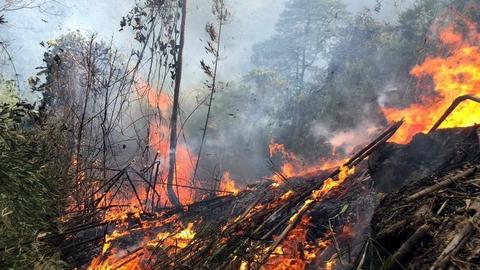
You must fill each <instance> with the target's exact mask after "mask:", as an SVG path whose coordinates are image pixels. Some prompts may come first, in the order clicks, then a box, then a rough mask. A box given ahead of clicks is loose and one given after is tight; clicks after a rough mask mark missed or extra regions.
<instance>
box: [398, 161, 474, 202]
mask: <svg viewBox="0 0 480 270" xmlns="http://www.w3.org/2000/svg"><path fill="white" fill-rule="evenodd" d="M475 170H476V167H472V168H469V169H468V170H466V171H463V172H461V173H459V174H457V175H455V176H453V177H448V178H447V179H445V180H443V181H441V182H439V183H437V184H435V185H433V186H430V187H428V188H425V189H423V190H421V191H419V192H417V193H415V194H413V195H411V196H409V197H408V198H407V202H412V201H414V200H417V199H418V198H421V197H423V196H425V195H428V194H430V193H432V192H434V191H437V190H439V189H442V188H444V187H446V186H449V185H450V184H452V183H454V182H455V181H458V180H460V179H462V178H465V177H468V176H470V175H472V174H473V173H475Z"/></svg>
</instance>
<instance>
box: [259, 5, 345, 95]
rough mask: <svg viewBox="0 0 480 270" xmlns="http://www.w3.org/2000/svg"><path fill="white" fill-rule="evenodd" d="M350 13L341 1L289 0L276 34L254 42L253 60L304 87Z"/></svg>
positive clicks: (298, 86) (297, 85)
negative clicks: (255, 43) (256, 42)
mask: <svg viewBox="0 0 480 270" xmlns="http://www.w3.org/2000/svg"><path fill="white" fill-rule="evenodd" d="M346 15H347V12H346V11H345V6H344V4H342V3H340V2H339V1H335V0H289V1H288V2H287V4H286V6H285V11H284V12H283V13H282V14H281V15H280V19H279V21H278V22H277V24H276V33H275V35H274V36H273V37H272V38H270V39H268V40H266V41H264V42H262V43H259V44H257V45H255V46H254V53H253V56H252V61H253V63H254V64H255V65H257V66H259V67H263V68H269V69H272V70H275V71H277V72H279V73H280V74H282V75H283V76H285V77H286V78H288V79H289V80H290V81H292V82H293V86H294V87H295V88H296V89H298V90H303V88H304V84H305V80H306V79H308V78H311V76H312V75H313V71H314V70H315V69H316V68H318V67H319V66H320V65H322V61H321V58H322V56H323V57H324V56H325V55H326V54H327V53H328V51H329V50H328V49H329V47H330V46H331V44H332V43H334V40H335V39H336V38H337V36H336V33H337V28H339V27H341V26H342V25H343V24H344V23H345V19H346Z"/></svg>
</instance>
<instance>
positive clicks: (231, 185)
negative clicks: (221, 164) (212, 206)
mask: <svg viewBox="0 0 480 270" xmlns="http://www.w3.org/2000/svg"><path fill="white" fill-rule="evenodd" d="M220 190H221V191H228V192H232V193H233V195H237V194H238V193H239V192H240V189H239V188H238V187H237V185H236V184H235V181H234V180H233V179H232V178H231V176H230V172H228V171H227V172H224V173H223V176H222V180H221V182H220Z"/></svg>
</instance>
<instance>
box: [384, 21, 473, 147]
mask: <svg viewBox="0 0 480 270" xmlns="http://www.w3.org/2000/svg"><path fill="white" fill-rule="evenodd" d="M458 16H459V15H457V16H456V17H457V18H455V19H457V20H461V21H462V22H463V24H464V25H465V26H466V28H467V33H466V34H462V33H460V32H459V31H457V30H456V29H455V27H454V26H453V25H448V26H447V27H444V28H443V29H442V30H441V32H440V34H439V40H440V42H441V43H442V44H443V45H444V46H446V47H447V49H448V51H449V54H448V56H447V57H441V56H439V57H427V58H426V59H425V61H424V62H423V63H422V64H420V65H417V66H415V67H413V69H412V70H411V72H410V73H411V74H412V75H413V76H415V77H417V78H421V77H425V76H431V77H432V78H433V82H434V85H435V96H434V97H428V96H426V95H424V96H422V97H421V103H416V104H412V105H410V106H409V107H408V108H405V109H397V108H383V112H384V114H385V116H386V118H387V120H388V121H391V122H393V121H398V120H399V119H401V118H404V119H405V123H404V124H403V126H402V127H401V128H400V130H398V131H397V133H396V134H395V135H394V136H393V137H392V139H391V141H393V142H396V143H401V144H404V143H408V142H410V140H411V139H412V137H413V135H415V134H416V133H419V132H426V131H428V130H429V129H430V128H431V127H432V126H433V124H434V123H435V122H436V121H437V120H438V119H439V118H440V116H441V115H442V114H443V113H444V112H445V110H446V109H447V108H448V107H449V106H450V105H451V103H452V102H453V101H454V100H455V99H456V98H457V97H459V96H462V95H467V94H469V95H474V96H475V95H476V96H478V95H480V48H479V46H478V45H477V44H479V41H480V34H479V32H478V31H477V27H476V25H475V24H474V23H473V22H471V21H469V20H468V19H465V18H458ZM478 109H479V104H478V103H473V102H470V101H467V102H464V103H463V104H461V105H460V106H459V107H457V109H456V110H455V111H454V112H453V113H452V114H451V115H450V116H449V117H448V118H447V119H446V121H445V122H443V124H442V125H441V127H443V128H449V127H466V126H470V125H473V124H476V123H478V121H479V120H480V119H479V117H478Z"/></svg>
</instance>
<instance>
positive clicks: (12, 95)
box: [0, 75, 20, 104]
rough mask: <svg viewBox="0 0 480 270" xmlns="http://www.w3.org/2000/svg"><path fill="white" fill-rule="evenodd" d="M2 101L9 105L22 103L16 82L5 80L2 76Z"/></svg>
mask: <svg viewBox="0 0 480 270" xmlns="http://www.w3.org/2000/svg"><path fill="white" fill-rule="evenodd" d="M0 101H1V102H2V103H7V104H15V103H17V102H19V101H20V100H19V98H18V95H17V92H16V89H15V81H13V80H5V78H3V76H2V75H0Z"/></svg>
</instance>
